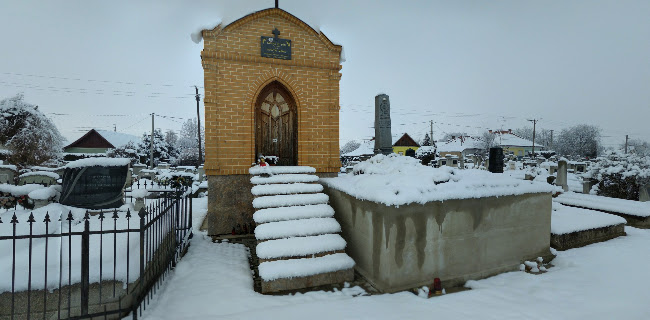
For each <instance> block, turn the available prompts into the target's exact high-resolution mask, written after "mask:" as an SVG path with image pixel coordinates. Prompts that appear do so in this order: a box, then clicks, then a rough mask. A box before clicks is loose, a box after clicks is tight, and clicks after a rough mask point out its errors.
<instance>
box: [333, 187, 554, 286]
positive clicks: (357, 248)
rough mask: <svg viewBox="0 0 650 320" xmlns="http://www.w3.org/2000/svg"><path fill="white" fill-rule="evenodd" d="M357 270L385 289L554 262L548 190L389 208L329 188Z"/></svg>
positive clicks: (455, 281)
mask: <svg viewBox="0 0 650 320" xmlns="http://www.w3.org/2000/svg"><path fill="white" fill-rule="evenodd" d="M325 192H326V193H327V194H328V195H329V196H330V204H331V206H332V207H333V208H334V210H335V217H336V220H337V221H338V222H339V223H340V224H341V227H342V230H343V231H342V235H343V238H344V239H345V240H346V241H347V244H348V246H347V249H346V253H348V254H349V255H350V257H352V259H354V261H355V262H356V267H355V269H356V270H357V271H358V272H359V273H360V274H361V275H363V276H364V277H365V278H366V279H368V280H369V281H370V282H371V283H372V284H373V286H375V287H376V288H378V289H379V290H381V291H383V292H396V291H401V290H405V289H410V288H415V287H420V286H423V285H430V284H431V282H432V280H433V279H434V278H440V279H441V280H442V281H443V283H444V285H445V286H460V285H462V284H463V283H465V282H466V281H467V280H471V279H481V278H486V277H490V276H493V275H496V274H499V273H502V272H507V271H514V270H518V269H519V265H520V264H521V263H522V261H524V260H534V259H535V258H537V257H540V256H541V257H543V258H544V260H545V261H549V260H550V259H552V255H551V253H550V249H549V243H550V228H551V195H550V193H529V194H523V195H513V196H500V197H486V198H472V199H451V200H445V201H433V202H428V203H425V204H407V205H400V206H399V207H395V206H387V205H384V204H381V203H377V202H373V201H364V200H359V199H357V198H355V197H353V196H351V195H349V194H347V193H345V192H342V191H339V190H336V189H334V188H332V187H327V186H326V188H325Z"/></svg>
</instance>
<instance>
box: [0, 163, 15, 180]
mask: <svg viewBox="0 0 650 320" xmlns="http://www.w3.org/2000/svg"><path fill="white" fill-rule="evenodd" d="M15 177H16V167H15V166H13V165H0V183H7V184H14V178H15Z"/></svg>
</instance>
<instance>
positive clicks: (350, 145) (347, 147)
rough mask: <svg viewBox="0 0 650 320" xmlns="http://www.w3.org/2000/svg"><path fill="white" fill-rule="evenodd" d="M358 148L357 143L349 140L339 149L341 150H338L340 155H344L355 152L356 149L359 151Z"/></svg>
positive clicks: (358, 143) (359, 144) (358, 144)
mask: <svg viewBox="0 0 650 320" xmlns="http://www.w3.org/2000/svg"><path fill="white" fill-rule="evenodd" d="M360 146H361V143H360V142H359V141H356V140H350V141H348V142H347V143H345V144H344V145H343V146H342V147H341V150H339V152H340V155H344V154H346V153H349V152H352V151H354V150H357V149H359V147H360Z"/></svg>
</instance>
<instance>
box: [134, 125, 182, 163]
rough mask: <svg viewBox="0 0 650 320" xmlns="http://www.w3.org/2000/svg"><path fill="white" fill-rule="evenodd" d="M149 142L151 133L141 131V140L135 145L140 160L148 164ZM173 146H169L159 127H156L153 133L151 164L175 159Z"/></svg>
mask: <svg viewBox="0 0 650 320" xmlns="http://www.w3.org/2000/svg"><path fill="white" fill-rule="evenodd" d="M150 143H151V134H150V133H149V134H147V133H143V134H142V139H141V142H140V143H139V144H138V146H137V153H138V155H139V156H140V162H141V163H145V164H147V165H150V163H149V159H150ZM175 156H176V155H175V154H173V148H172V146H170V145H169V144H168V143H167V141H165V137H164V135H163V133H162V131H161V130H160V129H156V130H155V131H154V135H153V164H154V166H155V165H157V164H158V163H160V162H170V161H174V160H175Z"/></svg>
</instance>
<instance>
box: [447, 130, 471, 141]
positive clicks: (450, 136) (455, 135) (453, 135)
mask: <svg viewBox="0 0 650 320" xmlns="http://www.w3.org/2000/svg"><path fill="white" fill-rule="evenodd" d="M461 136H462V137H464V136H467V133H463V132H450V133H445V135H444V137H442V140H443V141H447V140H451V139H453V138H458V137H461Z"/></svg>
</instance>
